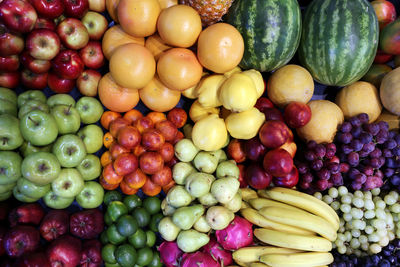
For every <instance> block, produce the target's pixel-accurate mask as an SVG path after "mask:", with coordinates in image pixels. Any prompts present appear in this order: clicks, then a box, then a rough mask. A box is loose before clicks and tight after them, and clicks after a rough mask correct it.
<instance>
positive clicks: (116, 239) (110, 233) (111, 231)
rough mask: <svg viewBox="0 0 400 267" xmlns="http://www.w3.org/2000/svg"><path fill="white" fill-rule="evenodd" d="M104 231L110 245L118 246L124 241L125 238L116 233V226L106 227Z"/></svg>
mask: <svg viewBox="0 0 400 267" xmlns="http://www.w3.org/2000/svg"><path fill="white" fill-rule="evenodd" d="M106 231H107V238H108V240H109V241H110V243H112V244H115V245H119V244H121V243H122V242H124V241H125V240H126V236H123V235H121V234H120V233H119V232H118V230H117V226H116V225H115V224H113V225H111V226H110V227H108V228H107V230H106Z"/></svg>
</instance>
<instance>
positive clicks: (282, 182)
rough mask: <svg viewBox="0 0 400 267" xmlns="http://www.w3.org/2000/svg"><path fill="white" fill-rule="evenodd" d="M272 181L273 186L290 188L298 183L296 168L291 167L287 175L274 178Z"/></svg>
mask: <svg viewBox="0 0 400 267" xmlns="http://www.w3.org/2000/svg"><path fill="white" fill-rule="evenodd" d="M272 181H273V182H274V185H275V186H281V187H287V188H292V187H294V186H296V185H297V183H298V182H299V172H298V171H297V168H296V166H293V168H292V170H291V171H290V172H289V173H288V174H286V175H284V176H281V177H274V178H273V179H272Z"/></svg>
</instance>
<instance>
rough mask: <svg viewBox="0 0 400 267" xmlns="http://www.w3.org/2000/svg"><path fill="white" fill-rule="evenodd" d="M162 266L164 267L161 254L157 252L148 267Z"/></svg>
mask: <svg viewBox="0 0 400 267" xmlns="http://www.w3.org/2000/svg"><path fill="white" fill-rule="evenodd" d="M161 266H163V265H162V263H161V259H160V254H159V253H158V252H157V251H155V252H154V253H153V259H152V260H151V262H150V263H149V264H148V265H147V267H161Z"/></svg>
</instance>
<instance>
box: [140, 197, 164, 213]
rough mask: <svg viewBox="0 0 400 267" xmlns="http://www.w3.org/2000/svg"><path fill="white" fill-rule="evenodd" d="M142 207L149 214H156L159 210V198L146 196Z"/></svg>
mask: <svg viewBox="0 0 400 267" xmlns="http://www.w3.org/2000/svg"><path fill="white" fill-rule="evenodd" d="M143 207H144V208H145V209H146V210H147V211H148V212H149V213H150V214H151V215H153V214H156V213H158V212H160V210H161V200H160V199H159V198H158V197H148V198H146V199H145V200H143Z"/></svg>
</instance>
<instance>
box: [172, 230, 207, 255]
mask: <svg viewBox="0 0 400 267" xmlns="http://www.w3.org/2000/svg"><path fill="white" fill-rule="evenodd" d="M209 241H210V237H209V236H208V235H207V234H203V233H200V232H198V231H196V230H193V229H190V230H183V231H180V232H179V234H178V237H177V242H176V243H177V244H178V247H179V248H180V249H181V250H182V251H183V252H186V253H189V252H194V251H196V250H198V249H200V248H201V247H202V246H204V245H206V244H207V243H208V242H209Z"/></svg>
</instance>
